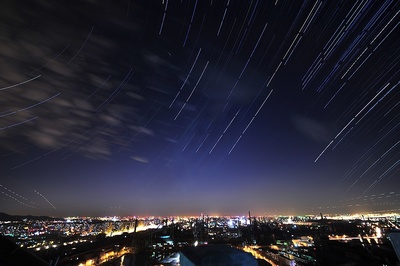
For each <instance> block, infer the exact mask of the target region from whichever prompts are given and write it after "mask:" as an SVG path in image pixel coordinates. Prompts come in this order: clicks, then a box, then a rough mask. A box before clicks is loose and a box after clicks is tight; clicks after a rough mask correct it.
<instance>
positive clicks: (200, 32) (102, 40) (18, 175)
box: [0, 0, 400, 217]
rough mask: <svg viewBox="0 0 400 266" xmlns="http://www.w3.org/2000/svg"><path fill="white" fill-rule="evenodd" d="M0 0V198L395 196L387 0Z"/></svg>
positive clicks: (150, 208) (138, 209)
mask: <svg viewBox="0 0 400 266" xmlns="http://www.w3.org/2000/svg"><path fill="white" fill-rule="evenodd" d="M21 6H24V8H21ZM0 12H1V16H0V21H1V23H2V25H4V27H3V29H2V34H1V35H2V38H1V39H0V42H1V43H0V47H1V48H0V54H1V55H0V57H1V58H2V64H1V65H2V66H1V69H2V71H1V72H2V75H1V77H0V140H1V142H0V143H1V144H0V162H1V171H0V177H1V178H0V185H1V187H0V191H1V194H0V212H5V213H9V214H32V215H49V216H63V217H65V216H104V215H110V216H113V215H118V216H124V215H138V216H144V215H154V216H163V215H194V214H200V213H204V214H208V215H241V214H247V212H248V211H251V212H252V213H254V214H255V215H274V214H291V215H299V214H314V215H318V214H319V213H332V214H334V213H360V212H391V211H392V212H397V213H398V212H399V210H400V179H399V173H400V172H399V170H400V155H399V154H400V138H399V135H400V134H399V125H400V116H399V114H400V105H399V102H400V86H399V81H400V73H399V65H398V64H399V57H400V51H399V48H398V47H400V45H399V42H400V39H399V38H398V27H399V23H400V15H399V14H400V3H398V2H396V1H384V2H375V1H359V2H353V1H346V2H343V3H339V2H323V1H320V0H317V1H304V2H301V1H299V2H292V1H281V0H277V1H267V2H263V1H230V0H227V1H215V0H214V1H213V0H211V1H198V0H192V1H177V2H173V1H150V2H148V1H134V2H133V1H126V2H124V1H120V2H115V3H114V2H112V3H110V2H107V1H101V2H99V3H92V2H90V1H84V2H80V3H79V4H78V3H76V4H75V3H44V2H41V1H34V2H29V3H25V2H22V1H21V2H18V1H17V2H15V1H7V2H5V3H3V8H2V9H1V11H0Z"/></svg>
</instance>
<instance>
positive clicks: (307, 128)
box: [292, 115, 332, 143]
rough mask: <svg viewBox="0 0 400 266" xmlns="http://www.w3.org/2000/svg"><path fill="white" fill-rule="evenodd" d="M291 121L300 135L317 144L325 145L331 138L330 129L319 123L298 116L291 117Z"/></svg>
mask: <svg viewBox="0 0 400 266" xmlns="http://www.w3.org/2000/svg"><path fill="white" fill-rule="evenodd" d="M292 121H293V124H294V126H295V128H296V129H297V130H298V131H299V132H300V133H301V134H303V135H304V136H306V137H307V138H309V139H311V140H313V141H315V142H317V143H326V142H327V141H329V140H330V139H331V138H332V132H331V130H330V128H329V127H328V126H326V125H324V124H323V123H321V122H318V121H316V120H313V119H311V118H309V117H306V116H300V115H296V116H293V118H292Z"/></svg>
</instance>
